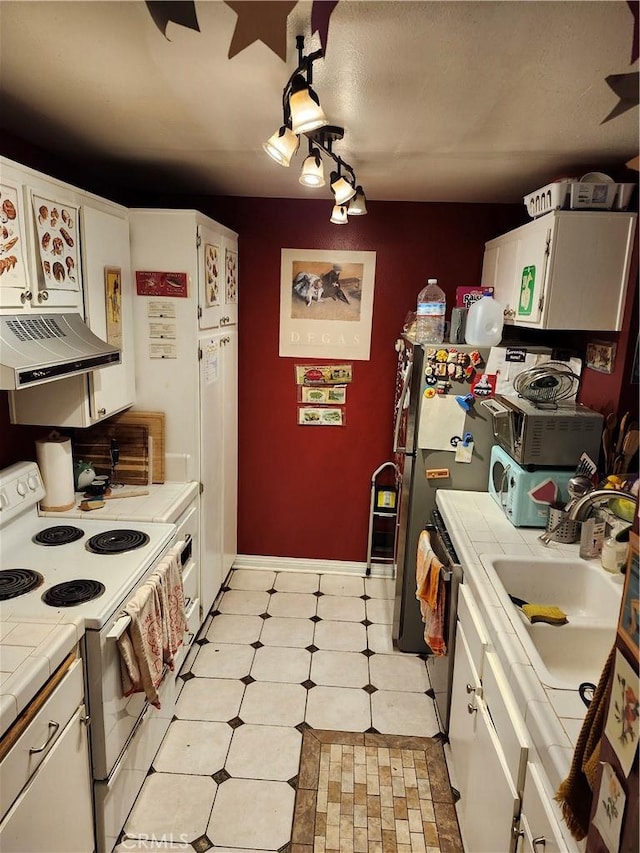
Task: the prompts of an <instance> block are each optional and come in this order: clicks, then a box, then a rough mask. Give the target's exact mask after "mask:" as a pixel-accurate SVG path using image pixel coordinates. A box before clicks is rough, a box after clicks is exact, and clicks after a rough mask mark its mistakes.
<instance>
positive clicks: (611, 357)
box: [586, 341, 616, 373]
mask: <svg viewBox="0 0 640 853" xmlns="http://www.w3.org/2000/svg"><path fill="white" fill-rule="evenodd" d="M615 360H616V345H615V343H612V342H611V341H591V342H590V343H588V344H587V358H586V366H587V367H589V368H591V370H597V371H598V372H599V373H613V369H614V366H615Z"/></svg>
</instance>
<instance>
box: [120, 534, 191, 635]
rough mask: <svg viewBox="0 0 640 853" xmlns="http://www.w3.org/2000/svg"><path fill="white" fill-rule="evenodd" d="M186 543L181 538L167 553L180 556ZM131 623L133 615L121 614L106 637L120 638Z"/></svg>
mask: <svg viewBox="0 0 640 853" xmlns="http://www.w3.org/2000/svg"><path fill="white" fill-rule="evenodd" d="M186 545H187V541H186V540H184V539H181V540H180V541H179V542H176V544H175V545H174V546H173V548H170V549H169V551H168V552H167V554H171V555H173V554H175V555H176V557H179V556H180V554H181V553H182V552H183V551H184V549H185V547H186ZM165 556H167V555H165ZM161 559H162V558H161ZM130 624H131V616H129V615H128V614H127V613H123V614H122V615H121V616H118V618H117V619H116V621H115V622H114V623H113V625H112V626H111V628H110V630H109V631H108V632H107V634H106V637H105V639H107V640H119V639H120V637H121V636H122V635H123V634H124V632H125V631H126V630H127V628H128V627H129V625H130Z"/></svg>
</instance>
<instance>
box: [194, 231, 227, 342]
mask: <svg viewBox="0 0 640 853" xmlns="http://www.w3.org/2000/svg"><path fill="white" fill-rule="evenodd" d="M198 276H199V279H200V281H199V302H200V311H199V315H200V317H199V323H200V328H201V329H216V328H218V327H219V326H220V318H221V317H222V315H223V312H224V287H225V268H224V247H223V238H222V234H220V233H219V232H218V231H216V230H215V229H213V228H211V227H210V226H207V225H198Z"/></svg>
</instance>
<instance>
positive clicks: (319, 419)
mask: <svg viewBox="0 0 640 853" xmlns="http://www.w3.org/2000/svg"><path fill="white" fill-rule="evenodd" d="M344 423H345V418H344V410H343V409H321V408H316V407H312V406H298V424H300V425H301V426H344Z"/></svg>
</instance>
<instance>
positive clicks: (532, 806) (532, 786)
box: [519, 762, 566, 853]
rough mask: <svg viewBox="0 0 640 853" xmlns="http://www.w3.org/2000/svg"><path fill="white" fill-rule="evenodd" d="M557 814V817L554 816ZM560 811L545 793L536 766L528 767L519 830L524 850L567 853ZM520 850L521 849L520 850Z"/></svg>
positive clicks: (542, 852) (543, 852) (529, 764)
mask: <svg viewBox="0 0 640 853" xmlns="http://www.w3.org/2000/svg"><path fill="white" fill-rule="evenodd" d="M554 810H555V814H554ZM560 820H561V817H560V810H559V808H558V806H557V805H556V804H555V803H554V802H552V800H551V797H550V795H549V793H547V791H545V787H544V784H543V782H542V778H541V776H540V774H539V773H538V770H537V768H536V766H535V764H531V762H529V763H528V764H527V772H526V776H525V784H524V793H523V795H522V816H521V819H520V830H521V832H522V833H523V835H522V839H523V844H522V848H521V849H522V850H533V851H535V853H561V851H563V850H566V845H565V842H564V840H563V838H562V831H561V829H560V823H559V821H560ZM519 849H520V847H519Z"/></svg>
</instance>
